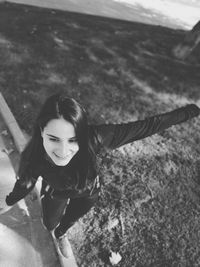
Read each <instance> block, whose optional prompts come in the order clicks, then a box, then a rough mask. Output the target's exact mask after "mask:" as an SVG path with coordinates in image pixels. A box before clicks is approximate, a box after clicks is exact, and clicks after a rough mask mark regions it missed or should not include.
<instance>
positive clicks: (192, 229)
mask: <svg viewBox="0 0 200 267" xmlns="http://www.w3.org/2000/svg"><path fill="white" fill-rule="evenodd" d="M184 34H185V32H183V31H180V30H172V29H169V28H164V27H156V26H152V25H151V26H150V25H145V24H139V23H133V22H125V21H118V20H112V19H106V18H100V17H94V16H87V15H81V14H76V13H70V12H60V11H54V10H47V9H40V8H34V7H27V6H23V5H20V6H18V5H15V4H8V3H7V4H5V3H1V4H0V89H1V91H2V93H3V95H4V96H5V98H6V100H7V102H8V104H9V106H10V107H11V110H12V111H13V113H14V115H15V117H16V119H17V121H18V122H19V124H20V126H21V128H22V129H23V130H25V131H26V132H28V133H31V128H32V126H33V122H34V119H35V116H36V114H37V111H38V109H39V107H40V106H41V105H42V103H43V101H44V100H45V99H46V97H47V96H49V95H50V94H52V93H55V92H61V91H65V92H67V93H68V94H69V96H72V97H74V98H76V99H77V100H79V101H80V102H81V103H82V104H83V105H84V106H85V107H86V109H87V111H88V113H89V119H90V121H91V122H94V123H103V122H114V123H116V122H126V121H130V120H136V119H141V118H144V117H146V116H149V115H153V114H156V113H160V112H165V111H168V110H171V109H173V108H175V107H178V106H183V105H185V104H187V103H190V102H193V103H199V98H200V91H199V86H200V76H199V72H200V67H199V65H192V64H189V63H188V64H187V63H183V62H180V61H177V60H175V59H174V58H173V57H172V54H171V51H172V48H173V47H174V46H175V45H176V44H177V43H178V42H180V41H181V40H182V38H183V37H184ZM199 131H200V124H199V118H196V119H193V120H191V121H189V122H186V123H183V124H181V125H178V126H174V127H172V128H170V129H169V130H167V131H165V132H162V133H160V134H157V135H154V136H152V137H149V138H146V139H144V140H141V141H137V142H135V143H134V144H129V145H126V146H124V147H122V148H119V149H117V150H115V151H112V152H110V153H106V154H105V155H103V156H101V157H100V158H99V165H100V170H99V172H100V177H101V180H102V183H103V185H104V186H103V189H102V194H101V197H100V199H99V203H98V205H96V206H95V208H93V209H92V210H91V211H90V212H89V213H88V214H86V215H85V216H84V217H83V218H82V219H80V220H79V222H77V223H76V224H75V225H74V227H73V228H71V230H70V239H71V241H72V244H73V246H74V248H75V253H76V256H77V261H78V263H79V265H80V266H82V267H84V266H98V267H99V266H104V267H105V266H110V263H109V259H108V256H109V251H110V250H113V251H116V252H119V253H120V254H121V255H122V261H121V262H120V263H119V264H118V266H123V267H125V266H127V267H130V266H131V267H132V266H133V267H134V266H135V267H139V266H142V267H144V266H148V267H149V266H153V267H159V266H162V267H163V266H165V267H167V266H169V267H171V266H199V265H200V256H199V255H200V243H199V242H200V241H199V240H200V226H199V225H200V209H199V207H200V206H199V204H200V199H199V195H200V190H199V188H200V187H199V186H200V185H199V175H200V169H199V153H200V148H199V141H200V137H199Z"/></svg>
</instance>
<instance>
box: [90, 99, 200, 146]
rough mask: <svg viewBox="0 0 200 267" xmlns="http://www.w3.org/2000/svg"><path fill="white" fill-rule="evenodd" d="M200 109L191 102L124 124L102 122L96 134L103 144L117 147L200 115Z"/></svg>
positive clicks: (97, 126)
mask: <svg viewBox="0 0 200 267" xmlns="http://www.w3.org/2000/svg"><path fill="white" fill-rule="evenodd" d="M199 113H200V109H199V108H198V107H197V106H196V105H194V104H189V105H187V106H185V107H181V108H178V109H175V110H173V111H171V112H167V113H163V114H160V115H156V116H152V117H149V118H146V119H144V120H138V121H134V122H128V123H122V124H101V125H96V126H94V131H95V134H96V136H97V138H98V141H99V142H100V144H101V146H103V147H106V148H108V149H115V148H118V147H120V146H122V145H125V144H128V143H130V142H134V141H136V140H140V139H143V138H145V137H147V136H151V135H153V134H155V133H158V132H160V131H163V130H165V129H167V128H169V127H170V126H172V125H175V124H178V123H181V122H184V121H186V120H189V119H191V118H193V117H195V116H198V115H199Z"/></svg>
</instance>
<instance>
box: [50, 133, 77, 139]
mask: <svg viewBox="0 0 200 267" xmlns="http://www.w3.org/2000/svg"><path fill="white" fill-rule="evenodd" d="M47 135H48V136H49V137H52V138H55V139H60V137H57V136H55V135H52V134H47ZM71 139H76V136H72V137H70V138H69V140H71Z"/></svg>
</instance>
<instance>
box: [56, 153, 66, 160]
mask: <svg viewBox="0 0 200 267" xmlns="http://www.w3.org/2000/svg"><path fill="white" fill-rule="evenodd" d="M53 154H54V155H55V156H56V158H59V159H66V158H68V157H69V155H67V156H65V157H60V156H58V155H57V154H55V153H53Z"/></svg>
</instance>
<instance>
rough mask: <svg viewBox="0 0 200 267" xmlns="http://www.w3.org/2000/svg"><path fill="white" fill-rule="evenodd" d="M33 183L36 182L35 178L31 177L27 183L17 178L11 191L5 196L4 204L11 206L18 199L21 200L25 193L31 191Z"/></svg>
mask: <svg viewBox="0 0 200 267" xmlns="http://www.w3.org/2000/svg"><path fill="white" fill-rule="evenodd" d="M35 184H36V180H35V179H31V180H30V181H29V182H28V183H26V182H24V181H22V180H20V179H17V181H16V182H15V185H14V188H13V190H12V192H11V193H10V194H9V195H8V196H7V197H6V204H7V205H8V206H12V205H14V204H15V203H17V202H18V201H19V200H21V199H22V198H24V197H25V196H26V195H28V193H30V192H31V190H32V189H33V188H34V186H35Z"/></svg>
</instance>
